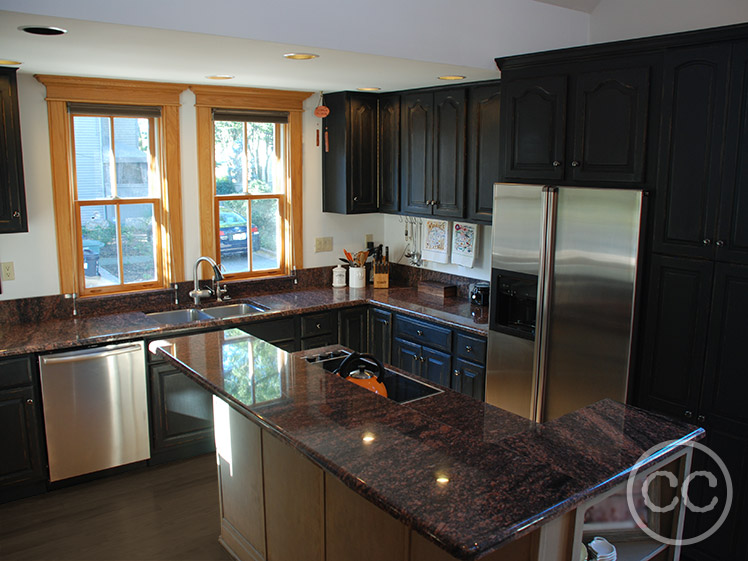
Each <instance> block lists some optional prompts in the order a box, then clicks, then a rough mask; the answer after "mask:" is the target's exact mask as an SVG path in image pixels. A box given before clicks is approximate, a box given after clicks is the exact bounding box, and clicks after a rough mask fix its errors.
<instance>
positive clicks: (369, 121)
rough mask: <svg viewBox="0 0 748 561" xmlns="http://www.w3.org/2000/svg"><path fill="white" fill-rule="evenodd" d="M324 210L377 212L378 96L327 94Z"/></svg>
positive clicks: (323, 180) (323, 165)
mask: <svg viewBox="0 0 748 561" xmlns="http://www.w3.org/2000/svg"><path fill="white" fill-rule="evenodd" d="M324 104H325V105H326V106H327V107H328V108H329V109H330V114H329V115H328V116H327V117H325V119H324V123H323V125H324V139H323V151H322V154H323V157H322V185H323V188H322V211H323V212H337V213H342V214H359V213H366V212H377V210H378V208H379V205H378V166H379V164H378V159H377V139H378V120H377V96H376V95H372V94H358V93H354V92H337V93H333V94H328V95H325V97H324Z"/></svg>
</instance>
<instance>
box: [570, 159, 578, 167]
mask: <svg viewBox="0 0 748 561" xmlns="http://www.w3.org/2000/svg"><path fill="white" fill-rule="evenodd" d="M571 167H573V168H577V167H579V162H577V161H576V160H574V161H572V162H571Z"/></svg>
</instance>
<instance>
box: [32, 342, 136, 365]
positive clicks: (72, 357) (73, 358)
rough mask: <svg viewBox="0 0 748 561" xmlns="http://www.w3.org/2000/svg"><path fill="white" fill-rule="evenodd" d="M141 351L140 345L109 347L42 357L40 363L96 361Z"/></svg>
mask: <svg viewBox="0 0 748 561" xmlns="http://www.w3.org/2000/svg"><path fill="white" fill-rule="evenodd" d="M140 350H143V344H142V343H133V344H130V345H121V346H116V347H109V348H106V349H101V348H98V349H89V350H85V351H73V352H72V353H69V354H65V355H58V356H43V357H41V361H42V363H43V364H62V363H66V362H84V361H86V360H97V359H100V358H106V357H109V356H115V355H121V354H124V353H130V352H133V351H140Z"/></svg>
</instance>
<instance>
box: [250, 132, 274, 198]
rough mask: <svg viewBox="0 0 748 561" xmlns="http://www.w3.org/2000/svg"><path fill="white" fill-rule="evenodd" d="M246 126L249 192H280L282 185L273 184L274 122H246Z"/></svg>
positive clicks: (260, 193)
mask: <svg viewBox="0 0 748 561" xmlns="http://www.w3.org/2000/svg"><path fill="white" fill-rule="evenodd" d="M246 127H247V167H248V170H247V175H248V178H249V183H248V190H249V193H251V194H252V195H265V194H268V193H279V192H282V185H276V184H275V176H276V161H277V159H276V154H275V143H276V138H275V128H276V125H275V123H256V122H248V123H246Z"/></svg>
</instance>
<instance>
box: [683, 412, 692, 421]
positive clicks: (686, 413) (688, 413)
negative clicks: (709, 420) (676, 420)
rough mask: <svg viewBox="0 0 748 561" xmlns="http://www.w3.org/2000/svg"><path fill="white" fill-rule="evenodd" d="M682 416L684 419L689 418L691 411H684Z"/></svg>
mask: <svg viewBox="0 0 748 561" xmlns="http://www.w3.org/2000/svg"><path fill="white" fill-rule="evenodd" d="M683 416H684V417H685V418H686V419H690V418H691V417H693V413H692V412H691V411H686V412H685V413H683Z"/></svg>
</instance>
